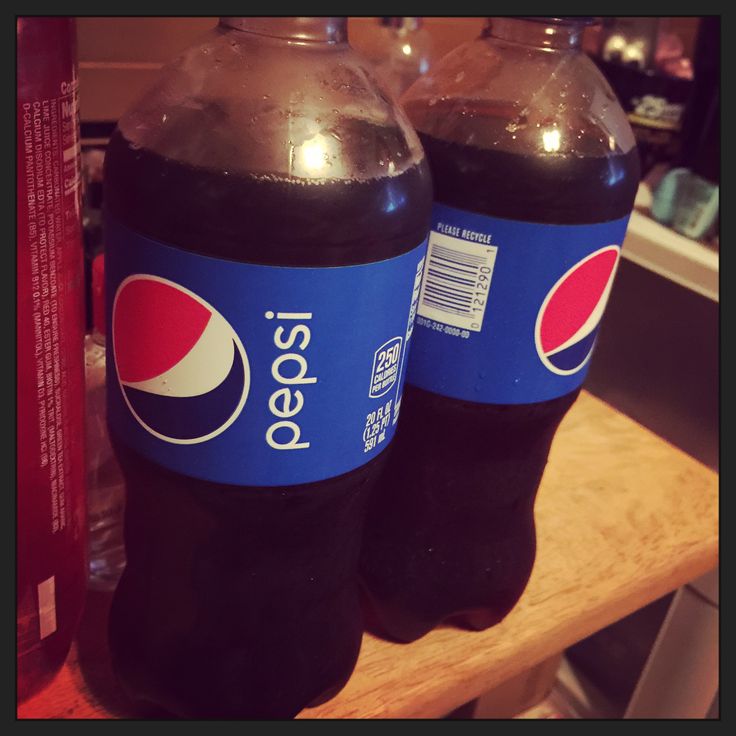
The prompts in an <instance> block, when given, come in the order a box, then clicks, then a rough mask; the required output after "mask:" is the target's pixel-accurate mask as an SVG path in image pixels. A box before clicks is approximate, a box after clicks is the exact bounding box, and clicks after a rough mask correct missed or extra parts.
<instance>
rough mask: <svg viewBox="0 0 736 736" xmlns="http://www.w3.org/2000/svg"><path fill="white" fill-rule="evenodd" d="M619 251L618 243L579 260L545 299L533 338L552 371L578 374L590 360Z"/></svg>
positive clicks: (544, 361)
mask: <svg viewBox="0 0 736 736" xmlns="http://www.w3.org/2000/svg"><path fill="white" fill-rule="evenodd" d="M619 253H620V248H619V246H617V245H608V246H606V247H605V248H601V249H600V250H597V251H595V252H594V253H591V254H590V255H589V256H587V257H586V258H583V260H581V261H578V263H576V264H575V265H574V266H573V267H572V268H570V269H569V270H568V271H567V272H566V273H565V274H563V276H562V277H561V278H560V279H559V280H558V281H557V283H555V285H554V286H553V287H552V288H551V289H550V290H549V293H548V294H547V296H546V297H545V299H544V301H543V302H542V306H541V308H540V309H539V313H538V315H537V322H536V326H535V330H534V339H535V342H536V346H537V353H538V354H539V358H540V359H541V361H542V363H544V365H545V366H546V367H547V368H548V369H549V370H550V371H552V372H553V373H557V374H558V375H561V376H567V375H570V374H572V373H576V372H577V371H579V370H580V369H581V368H582V367H583V366H584V365H585V364H586V363H587V362H588V360H589V359H590V356H591V354H592V352H593V344H594V343H595V338H596V335H597V334H598V326H599V325H600V321H601V317H602V316H603V312H604V310H605V308H606V302H607V301H608V295H609V294H610V292H611V286H612V284H613V277H614V276H615V274H616V265H617V263H618V257H619Z"/></svg>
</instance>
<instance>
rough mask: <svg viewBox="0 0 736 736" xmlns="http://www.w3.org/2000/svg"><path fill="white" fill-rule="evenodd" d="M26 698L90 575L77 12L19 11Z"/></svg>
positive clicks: (22, 667) (22, 681)
mask: <svg viewBox="0 0 736 736" xmlns="http://www.w3.org/2000/svg"><path fill="white" fill-rule="evenodd" d="M16 30H17V42H18V45H17V48H18V80H17V81H18V91H17V116H18V117H17V154H18V168H17V171H18V174H17V176H18V180H17V182H18V192H17V197H18V199H17V217H18V229H17V238H18V240H17V340H18V342H17V431H18V446H17V453H18V454H17V473H18V481H17V503H18V507H17V512H18V517H17V657H18V700H19V701H22V700H25V699H26V698H28V697H29V696H30V695H33V694H34V693H36V692H37V691H39V690H40V689H41V688H43V687H44V686H45V685H46V684H48V683H49V682H50V681H51V679H52V678H53V677H54V675H55V674H56V672H57V671H58V670H59V669H60V667H61V665H62V664H63V662H64V660H65V658H66V655H67V653H68V651H69V647H70V644H71V641H72V638H73V636H74V633H75V631H76V629H77V625H78V623H79V619H80V616H81V613H82V607H83V605H84V596H85V586H86V561H85V556H86V518H85V517H86V515H85V489H84V445H83V440H84V423H83V422H84V352H83V339H84V312H83V303H84V302H83V300H84V278H83V254H82V237H81V224H80V199H79V181H80V178H79V118H78V113H77V108H78V106H77V69H76V36H75V25H74V19H73V18H19V19H18V21H17V29H16Z"/></svg>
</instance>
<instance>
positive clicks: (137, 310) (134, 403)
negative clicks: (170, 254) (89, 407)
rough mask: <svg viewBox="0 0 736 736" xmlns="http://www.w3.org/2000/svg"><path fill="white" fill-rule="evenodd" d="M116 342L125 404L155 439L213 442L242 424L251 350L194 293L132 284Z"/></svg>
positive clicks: (122, 299) (119, 307)
mask: <svg viewBox="0 0 736 736" xmlns="http://www.w3.org/2000/svg"><path fill="white" fill-rule="evenodd" d="M112 340H113V350H114V354H115V367H116V370H117V375H118V382H119V384H120V389H121V391H122V393H123V397H124V398H125V402H126V404H127V405H128V408H129V409H130V411H131V413H132V414H133V416H134V417H135V419H136V420H137V421H138V423H139V424H140V425H141V426H142V427H143V428H144V429H146V430H147V431H148V432H150V433H151V434H152V435H154V436H155V437H158V438H159V439H161V440H164V441H166V442H172V443H175V444H182V445H186V444H195V443H198V442H205V441H206V440H209V439H212V438H213V437H216V436H217V435H219V434H221V433H222V432H224V431H225V430H226V429H227V428H228V427H229V426H230V425H231V424H232V423H233V422H234V421H235V420H236V419H237V418H238V415H239V414H240V412H241V411H242V409H243V406H244V405H245V401H246V399H247V398H248V390H249V387H250V368H249V365H248V358H247V356H246V353H245V349H244V347H243V344H242V342H241V340H240V338H239V337H238V335H237V334H236V332H235V330H234V329H233V328H232V327H231V326H230V323H229V322H228V321H227V320H226V319H225V318H224V317H223V316H222V315H221V314H220V313H219V312H218V311H217V310H216V309H215V308H214V307H212V305H210V304H208V303H207V302H206V301H204V299H202V298H201V297H199V296H197V294H195V293H193V292H192V291H189V289H185V288H184V287H183V286H180V285H179V284H176V283H174V282H173V281H169V280H167V279H163V278H160V277H158V276H151V275H148V274H135V275H133V276H129V277H128V278H126V279H125V280H124V281H123V282H122V283H121V284H120V286H119V287H118V290H117V292H116V294H115V300H114V303H113V312H112Z"/></svg>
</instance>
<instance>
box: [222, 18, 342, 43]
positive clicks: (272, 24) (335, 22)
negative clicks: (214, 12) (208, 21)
mask: <svg viewBox="0 0 736 736" xmlns="http://www.w3.org/2000/svg"><path fill="white" fill-rule="evenodd" d="M220 25H221V26H222V27H224V28H234V29H235V30H237V31H245V32H246V33H254V34H257V35H259V36H270V37H272V38H283V39H285V40H289V41H309V42H317V43H344V42H345V41H347V40H348V21H347V18H336V17H330V18H298V17H297V18H294V17H288V18H251V17H247V16H245V17H232V18H231V17H223V18H220Z"/></svg>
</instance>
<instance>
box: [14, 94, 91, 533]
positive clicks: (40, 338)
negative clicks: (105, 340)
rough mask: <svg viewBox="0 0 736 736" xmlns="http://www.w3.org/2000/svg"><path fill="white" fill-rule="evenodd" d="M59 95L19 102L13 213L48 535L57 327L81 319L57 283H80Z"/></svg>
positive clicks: (71, 174) (60, 419)
mask: <svg viewBox="0 0 736 736" xmlns="http://www.w3.org/2000/svg"><path fill="white" fill-rule="evenodd" d="M60 92H61V94H60V95H59V96H58V97H55V98H50V99H42V100H34V101H26V102H21V103H20V107H21V109H20V111H19V112H20V122H21V130H20V131H19V133H20V134H21V137H22V146H23V148H22V154H21V165H20V169H21V170H20V171H19V175H20V176H22V179H23V184H24V194H23V196H24V198H25V201H24V202H22V203H21V204H22V205H23V206H22V207H20V210H21V212H22V213H23V214H24V216H25V220H26V221H25V222H19V223H18V224H19V231H20V232H21V233H22V232H25V234H26V238H27V242H26V243H25V248H24V249H23V250H22V251H20V250H19V257H23V258H29V260H30V271H29V272H30V280H31V288H30V293H31V311H32V316H31V319H32V329H33V346H34V348H33V361H32V365H33V370H34V375H35V387H36V401H37V403H36V408H37V416H38V432H39V440H40V443H39V449H38V452H39V456H38V463H39V466H40V468H41V469H42V470H45V471H46V472H48V478H49V486H50V489H51V514H52V516H51V527H52V531H53V532H58V531H60V530H62V529H64V527H65V526H66V524H67V508H66V506H67V503H66V493H65V488H66V484H67V481H68V466H69V462H70V460H69V459H68V457H67V450H68V447H69V443H70V442H71V441H72V438H70V437H67V434H66V432H67V429H66V428H67V420H66V416H65V415H66V412H67V410H68V407H67V405H66V402H67V401H69V400H71V397H68V396H67V394H68V387H67V382H68V377H67V374H66V361H67V350H68V348H69V346H68V345H66V344H65V343H64V329H65V328H64V326H65V325H66V324H67V321H68V320H69V319H71V320H72V321H73V322H77V321H79V320H80V319H81V314H71V313H70V312H71V311H75V310H76V308H77V307H78V301H77V300H72V302H71V303H70V302H69V300H67V299H66V298H65V296H66V293H67V292H68V291H69V290H70V289H77V290H81V284H78V283H76V284H74V283H67V282H66V281H64V280H63V279H64V278H67V279H68V278H69V277H68V275H67V276H66V277H65V274H70V273H73V274H75V277H76V278H79V269H77V268H71V269H67V268H65V266H67V265H68V264H67V260H68V259H76V258H78V256H79V252H78V249H77V248H75V247H71V246H70V244H73V245H74V246H76V245H78V239H79V206H80V204H79V174H78V172H79V166H78V157H79V155H80V150H79V138H78V126H77V88H76V80H74V81H72V82H63V83H62V84H61V86H60ZM23 210H25V211H24V212H23ZM21 254H22V256H21ZM75 265H76V264H75ZM74 333H75V334H76V328H75V330H74ZM80 349H81V345H80ZM78 398H79V397H75V400H77V399H78Z"/></svg>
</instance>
